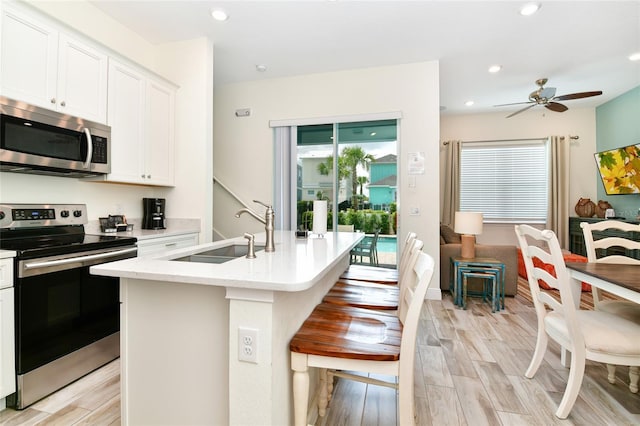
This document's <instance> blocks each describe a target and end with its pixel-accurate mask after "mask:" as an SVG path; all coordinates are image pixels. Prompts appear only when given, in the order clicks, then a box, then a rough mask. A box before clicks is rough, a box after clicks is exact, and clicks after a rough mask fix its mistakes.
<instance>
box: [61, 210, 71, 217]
mask: <svg viewBox="0 0 640 426" xmlns="http://www.w3.org/2000/svg"><path fill="white" fill-rule="evenodd" d="M60 217H69V210H62V211H60Z"/></svg>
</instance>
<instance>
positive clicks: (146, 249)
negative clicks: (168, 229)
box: [138, 232, 198, 257]
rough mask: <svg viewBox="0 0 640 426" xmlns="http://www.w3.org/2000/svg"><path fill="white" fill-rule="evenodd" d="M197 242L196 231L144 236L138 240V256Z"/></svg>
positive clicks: (187, 245)
mask: <svg viewBox="0 0 640 426" xmlns="http://www.w3.org/2000/svg"><path fill="white" fill-rule="evenodd" d="M197 244H198V233H197V232H195V233H191V234H183V235H175V236H171V237H158V238H146V239H142V240H140V239H139V240H138V257H142V256H149V255H156V254H162V253H163V252H166V251H169V250H175V249H179V248H184V247H191V246H195V245H197Z"/></svg>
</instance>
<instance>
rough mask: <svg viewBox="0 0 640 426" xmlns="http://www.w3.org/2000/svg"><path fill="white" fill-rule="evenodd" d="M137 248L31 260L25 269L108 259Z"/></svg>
mask: <svg viewBox="0 0 640 426" xmlns="http://www.w3.org/2000/svg"><path fill="white" fill-rule="evenodd" d="M137 250H138V248H137V247H131V248H128V249H124V250H116V251H110V252H107V253H97V254H90V255H88V256H78V257H70V258H67V259H58V260H47V261H45V262H29V263H27V262H25V263H24V269H25V270H29V269H36V268H50V267H52V266H60V265H66V264H69V263H78V262H88V261H92V260H99V259H108V258H110V257H116V256H120V255H123V254H128V253H133V252H135V251H137Z"/></svg>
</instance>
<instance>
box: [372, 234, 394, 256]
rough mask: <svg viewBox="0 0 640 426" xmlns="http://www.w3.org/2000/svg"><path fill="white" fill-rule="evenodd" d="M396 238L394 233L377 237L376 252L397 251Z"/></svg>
mask: <svg viewBox="0 0 640 426" xmlns="http://www.w3.org/2000/svg"><path fill="white" fill-rule="evenodd" d="M397 240H398V239H397V238H396V236H395V235H391V236H386V235H385V236H381V237H378V245H377V248H378V252H382V253H396V252H397V244H398V243H397Z"/></svg>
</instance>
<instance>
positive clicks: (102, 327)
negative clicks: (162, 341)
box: [0, 204, 137, 409]
mask: <svg viewBox="0 0 640 426" xmlns="http://www.w3.org/2000/svg"><path fill="white" fill-rule="evenodd" d="M86 223H87V209H86V206H85V205H84V204H0V248H1V249H6V250H14V251H16V253H17V256H16V258H15V265H14V266H15V268H14V270H15V276H14V285H15V331H16V381H17V382H16V385H17V386H16V388H17V391H16V393H15V394H13V395H11V396H9V398H8V399H7V401H8V403H9V404H10V405H12V406H14V407H16V408H18V409H22V408H25V407H26V406H28V405H30V404H32V403H33V402H35V401H37V400H39V399H41V398H43V397H45V396H46V395H48V394H50V393H52V392H54V391H56V390H58V389H60V388H61V387H64V386H65V385H67V384H69V383H71V382H73V381H74V380H76V379H78V378H80V377H82V376H84V375H85V374H87V373H89V372H91V371H93V370H95V369H96V368H98V367H100V366H102V365H104V364H106V363H108V362H110V361H112V360H113V359H115V358H117V357H118V356H119V355H120V338H119V334H120V332H119V330H120V308H119V288H118V279H117V278H112V277H101V276H94V275H91V274H90V273H89V267H90V266H91V265H96V264H100V263H106V262H111V261H114V260H120V259H126V258H129V257H135V256H136V254H137V249H136V245H135V244H136V239H135V238H131V237H119V236H101V235H88V234H85V233H84V225H85V224H86Z"/></svg>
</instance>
